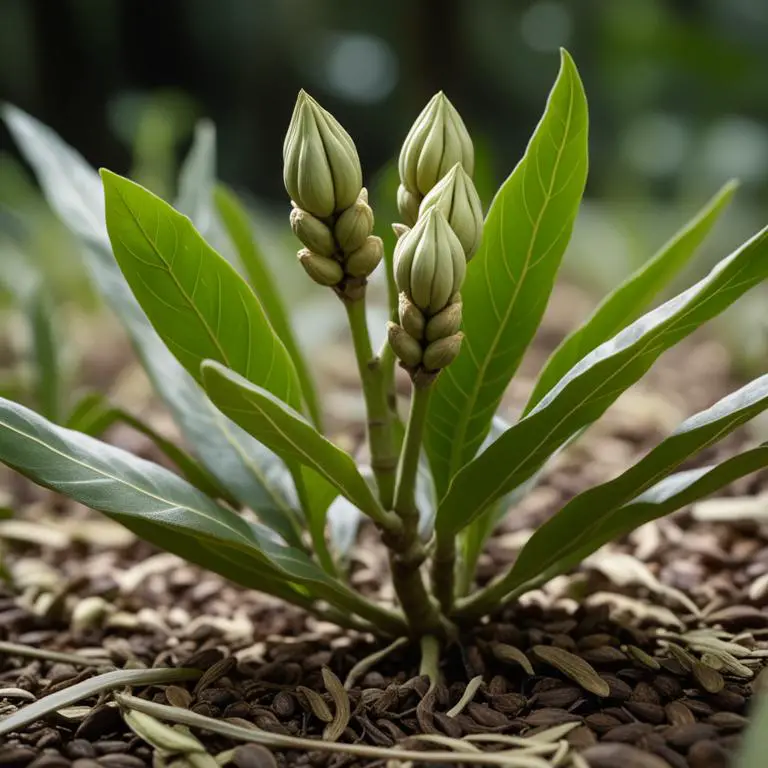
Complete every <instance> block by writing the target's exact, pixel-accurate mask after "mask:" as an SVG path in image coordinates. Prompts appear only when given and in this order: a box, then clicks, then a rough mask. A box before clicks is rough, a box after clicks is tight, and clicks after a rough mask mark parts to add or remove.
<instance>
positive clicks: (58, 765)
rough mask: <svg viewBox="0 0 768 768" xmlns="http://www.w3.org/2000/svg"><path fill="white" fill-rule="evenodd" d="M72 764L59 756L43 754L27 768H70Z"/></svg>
mask: <svg viewBox="0 0 768 768" xmlns="http://www.w3.org/2000/svg"><path fill="white" fill-rule="evenodd" d="M71 765H72V763H71V762H70V761H69V760H67V758H66V757H63V756H62V755H60V754H58V753H57V754H44V755H40V756H39V757H38V758H36V759H35V760H33V761H32V762H31V763H30V764H29V765H28V766H27V768H70V766H71Z"/></svg>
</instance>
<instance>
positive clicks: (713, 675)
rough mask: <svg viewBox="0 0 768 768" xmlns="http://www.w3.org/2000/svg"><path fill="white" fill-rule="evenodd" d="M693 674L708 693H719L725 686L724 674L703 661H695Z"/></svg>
mask: <svg viewBox="0 0 768 768" xmlns="http://www.w3.org/2000/svg"><path fill="white" fill-rule="evenodd" d="M693 676H694V677H695V678H696V682H697V683H698V684H699V685H700V686H701V687H702V688H703V689H704V690H705V691H707V693H719V692H720V691H722V690H723V688H724V687H725V680H724V679H723V676H722V675H721V674H720V673H719V672H718V671H717V670H716V669H713V668H712V667H710V666H709V665H708V664H704V663H703V662H701V661H697V662H695V663H694V665H693Z"/></svg>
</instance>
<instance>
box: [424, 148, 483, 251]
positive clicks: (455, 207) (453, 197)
mask: <svg viewBox="0 0 768 768" xmlns="http://www.w3.org/2000/svg"><path fill="white" fill-rule="evenodd" d="M433 206H434V207H437V208H439V209H440V210H441V211H442V212H443V213H444V214H445V218H446V219H448V223H449V224H450V225H451V229H452V230H453V231H454V232H455V233H456V237H458V238H459V242H460V243H461V247H462V248H463V249H464V253H465V254H466V255H467V261H469V259H471V258H472V256H473V255H474V254H475V251H477V249H478V247H479V245H480V239H481V238H482V236H483V208H482V205H481V204H480V197H479V195H478V194H477V190H476V189H475V185H474V184H473V183H472V178H471V177H470V175H469V174H468V173H467V172H466V171H465V170H464V168H462V166H461V164H460V163H456V165H454V166H453V168H451V170H450V171H448V173H447V174H446V175H445V176H444V177H443V178H442V179H440V181H439V182H438V183H437V184H435V186H434V187H432V189H431V190H430V191H429V193H428V194H427V196H426V197H425V198H424V199H423V200H422V201H421V207H420V208H419V216H423V215H424V212H425V211H426V210H428V209H429V208H431V207H433Z"/></svg>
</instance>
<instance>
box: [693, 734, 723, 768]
mask: <svg viewBox="0 0 768 768" xmlns="http://www.w3.org/2000/svg"><path fill="white" fill-rule="evenodd" d="M730 764H731V758H730V756H729V754H728V751H727V750H725V749H724V748H723V747H722V746H721V745H720V744H718V743H717V742H716V741H710V740H705V741H697V742H696V743H695V744H693V745H692V746H691V748H690V749H689V750H688V765H689V766H690V768H728V766H729V765H730Z"/></svg>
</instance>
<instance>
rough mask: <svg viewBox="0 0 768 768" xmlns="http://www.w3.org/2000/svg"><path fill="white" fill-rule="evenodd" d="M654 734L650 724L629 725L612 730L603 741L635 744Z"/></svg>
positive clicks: (618, 726) (605, 735) (604, 736)
mask: <svg viewBox="0 0 768 768" xmlns="http://www.w3.org/2000/svg"><path fill="white" fill-rule="evenodd" d="M652 732H653V726H652V725H650V724H649V723H627V724H626V725H617V726H616V727H615V728H611V730H610V731H608V732H607V733H606V734H604V735H603V741H618V742H621V743H622V744H634V743H635V742H636V741H637V740H638V739H640V738H641V737H642V736H647V735H648V734H649V733H652Z"/></svg>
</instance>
